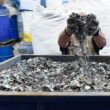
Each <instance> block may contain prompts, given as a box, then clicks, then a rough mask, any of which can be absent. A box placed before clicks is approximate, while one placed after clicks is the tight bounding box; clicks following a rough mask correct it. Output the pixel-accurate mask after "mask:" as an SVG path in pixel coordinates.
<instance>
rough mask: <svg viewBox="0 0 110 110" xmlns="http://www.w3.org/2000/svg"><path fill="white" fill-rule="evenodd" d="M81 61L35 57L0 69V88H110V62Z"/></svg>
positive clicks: (92, 89)
mask: <svg viewBox="0 0 110 110" xmlns="http://www.w3.org/2000/svg"><path fill="white" fill-rule="evenodd" d="M87 66H88V70H87V72H86V73H84V69H83V65H82V63H81V62H80V60H79V61H73V62H56V61H53V60H51V59H47V58H42V57H36V58H31V59H28V60H22V61H20V62H19V63H17V64H15V65H13V66H12V67H11V68H10V69H7V70H3V71H1V72H0V91H32V92H96V91H104V92H108V91H110V65H109V64H106V63H98V62H88V65H87Z"/></svg>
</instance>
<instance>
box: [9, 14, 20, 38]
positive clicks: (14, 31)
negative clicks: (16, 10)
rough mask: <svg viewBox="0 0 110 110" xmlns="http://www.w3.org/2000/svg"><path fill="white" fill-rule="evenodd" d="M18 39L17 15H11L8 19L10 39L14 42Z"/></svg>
mask: <svg viewBox="0 0 110 110" xmlns="http://www.w3.org/2000/svg"><path fill="white" fill-rule="evenodd" d="M18 38H19V33H18V25H17V15H13V16H11V18H10V39H13V40H16V39H18Z"/></svg>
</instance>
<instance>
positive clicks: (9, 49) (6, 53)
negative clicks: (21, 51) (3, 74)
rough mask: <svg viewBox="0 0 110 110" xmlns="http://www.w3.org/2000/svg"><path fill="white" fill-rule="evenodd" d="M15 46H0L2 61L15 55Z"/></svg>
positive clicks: (0, 60)
mask: <svg viewBox="0 0 110 110" xmlns="http://www.w3.org/2000/svg"><path fill="white" fill-rule="evenodd" d="M13 56H14V54H13V46H1V47H0V62H3V61H5V60H7V59H9V58H11V57H13Z"/></svg>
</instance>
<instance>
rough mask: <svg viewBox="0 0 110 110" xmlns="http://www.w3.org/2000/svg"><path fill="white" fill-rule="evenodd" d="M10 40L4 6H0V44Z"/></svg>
mask: <svg viewBox="0 0 110 110" xmlns="http://www.w3.org/2000/svg"><path fill="white" fill-rule="evenodd" d="M8 40H10V19H9V13H8V10H7V8H6V7H5V6H1V5H0V42H6V41H8Z"/></svg>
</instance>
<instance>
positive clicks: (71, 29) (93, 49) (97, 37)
mask: <svg viewBox="0 0 110 110" xmlns="http://www.w3.org/2000/svg"><path fill="white" fill-rule="evenodd" d="M74 15H76V16H78V18H76V19H77V20H78V19H79V18H81V17H82V18H85V19H86V21H85V22H87V25H88V26H87V27H86V30H87V31H88V32H87V34H86V38H85V39H84V46H85V49H86V53H87V54H88V55H99V51H100V50H101V49H103V47H104V46H105V45H106V38H105V35H104V33H103V32H101V28H100V27H99V21H98V20H97V18H96V17H95V15H93V14H88V15H87V16H86V15H85V14H83V15H78V14H75V13H72V14H71V15H70V16H69V18H68V20H67V27H66V28H65V29H64V30H63V31H62V32H61V33H60V35H59V38H58V44H59V46H60V51H61V52H62V54H63V55H81V54H82V53H81V52H82V50H81V45H80V40H81V38H80V36H82V35H81V34H83V33H80V31H81V29H82V30H83V29H84V26H86V25H83V23H82V27H80V28H79V27H77V25H79V24H75V22H74V19H75V17H74ZM90 17H93V18H94V21H93V22H95V23H96V24H97V25H96V26H95V27H94V25H93V26H92V22H90V20H91V19H90ZM72 22H74V23H73V24H71V23H72ZM79 22H80V21H78V23H79ZM76 28H77V29H78V28H79V30H78V32H77V33H75V29H76ZM79 33H80V35H79V38H78V34H79Z"/></svg>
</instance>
